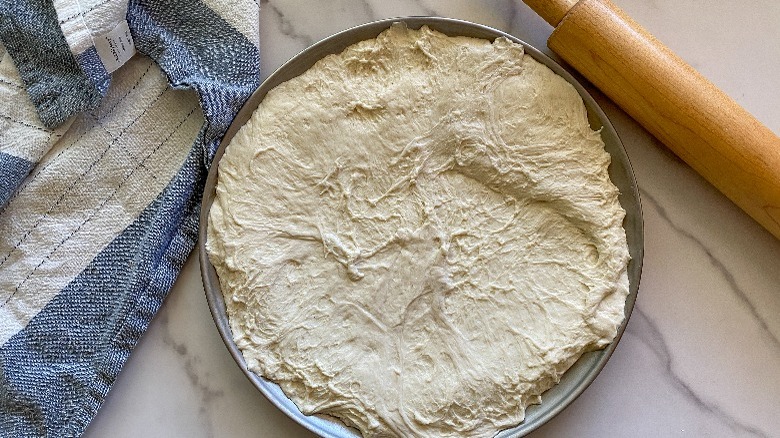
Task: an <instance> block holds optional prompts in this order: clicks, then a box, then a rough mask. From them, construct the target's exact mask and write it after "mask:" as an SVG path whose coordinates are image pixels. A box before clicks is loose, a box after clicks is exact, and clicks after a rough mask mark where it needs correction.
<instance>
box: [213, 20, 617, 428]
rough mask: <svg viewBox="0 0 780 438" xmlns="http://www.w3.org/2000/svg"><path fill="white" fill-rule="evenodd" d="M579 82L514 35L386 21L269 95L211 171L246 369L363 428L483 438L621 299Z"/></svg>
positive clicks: (225, 281)
mask: <svg viewBox="0 0 780 438" xmlns="http://www.w3.org/2000/svg"><path fill="white" fill-rule="evenodd" d="M609 162H610V157H609V155H608V154H607V153H606V152H605V151H604V144H603V142H602V140H601V138H600V135H599V133H598V132H594V131H593V130H591V128H590V127H589V125H588V122H587V119H586V110H585V107H584V105H583V103H582V100H581V98H580V96H579V95H578V94H577V92H576V90H575V89H574V88H573V87H572V86H571V85H570V84H569V83H567V82H566V81H565V80H564V79H562V78H560V77H559V76H557V75H555V74H554V73H553V72H552V71H550V70H549V69H548V68H547V67H545V66H543V65H542V64H540V63H538V62H536V61H535V60H533V59H532V58H531V57H530V56H527V55H524V53H523V48H522V46H520V45H517V44H514V43H512V42H510V41H508V40H506V39H503V38H499V39H497V40H496V41H495V42H492V43H491V42H489V41H485V40H479V39H471V38H465V37H455V38H453V37H447V36H445V35H443V34H441V33H438V32H435V31H432V30H430V29H428V28H426V27H423V28H422V29H420V30H411V29H407V28H406V27H404V26H403V25H394V26H392V27H391V28H390V29H388V30H387V31H385V32H383V33H382V34H381V35H379V37H378V38H376V39H373V40H367V41H363V42H360V43H358V44H355V45H354V46H351V47H349V48H347V49H346V50H345V51H344V52H343V53H341V54H339V55H331V56H328V57H326V58H324V59H322V60H320V61H319V62H317V64H316V65H314V66H313V67H312V68H311V69H309V70H308V71H307V72H305V73H304V74H302V75H301V76H299V77H297V78H295V79H292V80H290V81H288V82H286V83H284V84H281V85H279V86H278V87H276V88H275V89H273V90H271V91H270V92H269V93H268V94H267V96H266V97H265V99H264V101H263V102H262V103H261V104H260V106H259V107H258V109H257V110H256V111H255V113H254V115H253V116H252V118H251V120H250V121H249V122H247V123H246V125H245V126H244V127H243V128H241V130H240V131H239V132H238V133H237V135H236V136H235V137H234V139H233V140H232V142H231V144H230V145H229V146H228V148H227V150H226V151H225V154H224V156H223V157H222V159H221V161H220V164H219V181H218V184H217V188H216V198H215V201H214V204H213V206H212V207H211V212H210V221H209V228H208V245H207V247H208V253H209V257H210V260H211V262H212V263H213V264H214V266H215V268H216V271H217V273H218V275H219V278H220V284H221V289H222V291H223V293H224V296H225V302H226V306H227V313H228V316H229V320H230V327H231V330H232V332H233V337H234V340H235V342H236V344H237V345H238V347H239V348H240V349H241V351H242V353H243V355H244V358H245V359H246V362H247V364H248V366H249V368H250V369H251V370H252V371H254V372H256V373H257V374H260V375H262V376H264V377H266V378H268V379H270V380H273V381H275V382H277V383H278V384H279V385H280V386H281V388H282V390H283V391H284V393H285V394H286V395H287V396H288V397H289V398H290V399H291V400H292V401H293V402H295V404H296V405H297V406H298V407H299V408H300V410H301V411H302V412H304V413H306V414H312V413H315V412H316V413H325V414H329V415H333V416H336V417H338V418H341V419H342V420H343V421H344V422H345V423H347V424H348V425H352V426H354V427H357V428H358V429H360V431H361V432H362V433H363V434H364V435H365V436H395V435H398V436H415V437H418V436H419V437H423V436H436V437H450V436H453V437H454V436H468V437H476V436H485V437H490V436H493V435H495V434H496V433H497V432H498V431H500V430H501V429H505V428H508V427H512V426H514V425H517V424H518V423H520V422H521V421H522V420H523V417H524V412H525V408H526V407H527V406H528V405H529V404H533V403H539V402H540V397H539V395H540V394H541V393H542V392H543V391H545V390H546V389H548V388H550V387H551V386H553V385H554V384H555V383H556V382H557V381H558V380H559V378H560V377H561V375H562V374H563V372H564V371H565V370H566V369H567V368H569V367H570V366H571V365H572V364H573V363H574V362H575V361H576V360H577V359H578V358H579V357H580V355H581V354H582V353H583V352H586V351H589V350H594V349H598V348H601V347H604V346H606V345H607V344H609V343H610V342H611V341H612V340H613V338H614V337H615V335H616V332H617V329H618V327H619V325H620V324H621V322H622V320H623V318H624V314H623V311H624V305H625V299H626V296H627V295H628V277H627V274H626V267H627V263H628V260H629V254H628V248H627V244H626V236H625V232H624V230H623V228H622V227H621V224H622V221H623V217H624V215H625V212H624V211H623V210H622V208H621V207H620V205H619V203H618V190H617V188H616V187H615V186H614V185H613V184H612V183H611V182H610V180H609V177H608V175H607V166H608V164H609Z"/></svg>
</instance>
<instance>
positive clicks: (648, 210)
mask: <svg viewBox="0 0 780 438" xmlns="http://www.w3.org/2000/svg"><path fill="white" fill-rule="evenodd" d="M613 1H614V2H615V3H616V4H618V5H619V6H621V7H622V8H624V9H625V10H626V11H627V12H628V13H629V14H630V15H631V16H632V17H634V19H636V20H637V21H638V22H640V23H641V24H643V25H644V26H645V27H647V28H648V29H649V30H650V31H651V32H653V33H654V34H655V35H656V36H657V37H658V38H659V39H660V40H662V41H663V42H665V43H666V44H667V45H669V46H670V47H671V48H672V49H673V50H675V51H676V52H677V53H678V54H679V55H680V56H682V57H683V58H684V59H686V60H687V61H688V62H690V63H691V64H692V65H693V66H694V67H696V68H697V69H698V70H699V71H700V72H702V73H703V74H704V75H705V76H707V77H708V78H710V79H711V80H712V81H713V82H715V83H716V84H717V85H718V86H720V87H721V88H722V89H723V90H724V91H726V92H727V93H728V94H729V95H731V96H732V97H733V98H734V99H736V100H737V101H738V102H739V103H740V104H742V105H743V106H744V107H746V108H747V109H748V110H749V111H750V112H752V113H753V114H754V115H755V116H756V117H758V119H760V120H761V121H762V122H763V123H765V124H766V125H767V126H769V128H770V129H772V130H773V131H774V132H776V133H780V86H779V85H778V83H777V80H778V78H779V77H780V76H779V73H778V72H780V26H778V23H780V2H777V1H775V0H717V1H715V0H711V1H704V0H652V1H651V0H613ZM406 15H440V16H448V17H454V18H461V19H466V20H470V21H475V22H478V23H482V24H486V25H489V26H492V27H495V28H498V29H501V30H503V31H506V32H509V33H511V34H513V35H515V36H517V37H519V38H520V39H522V40H525V41H526V42H528V43H531V44H532V45H534V46H536V47H538V48H540V49H542V50H543V51H545V52H546V53H548V54H549V50H548V49H547V48H546V45H545V42H546V39H547V37H548V36H549V34H550V32H551V31H552V28H551V27H550V26H548V25H547V24H546V23H544V22H543V21H542V20H541V19H540V18H539V17H537V16H536V15H534V14H533V12H531V11H530V10H529V9H528V8H527V7H526V6H525V5H524V4H522V3H521V2H520V0H491V1H480V2H476V1H468V0H458V1H445V0H439V1H425V0H420V1H415V0H400V1H387V0H362V1H361V0H334V1H327V2H325V1H316V0H309V1H288V0H265V1H261V20H260V28H261V53H262V59H263V63H264V66H263V69H264V70H263V71H264V75H266V76H267V75H268V74H269V73H270V72H272V71H273V70H274V69H275V68H276V67H278V66H279V65H280V64H281V63H283V62H284V61H286V60H287V59H288V58H289V57H291V56H292V55H294V54H295V53H297V52H298V51H300V50H302V49H304V48H305V47H306V46H308V45H310V44H312V43H313V42H316V41H317V40H319V39H321V38H323V37H326V36H328V35H330V34H332V33H335V32H337V31H340V30H342V29H345V28H347V27H351V26H353V25H357V24H361V23H364V22H368V21H372V20H375V19H380V18H385V17H394V16H406ZM591 89H592V87H591ZM596 98H597V100H598V101H599V103H600V104H601V105H602V106H603V107H604V109H605V110H606V112H607V114H608V116H609V117H610V119H611V120H612V122H613V123H614V125H615V128H616V129H617V131H618V133H619V134H620V136H621V138H622V139H623V142H624V144H625V147H626V149H627V151H628V154H629V156H630V159H631V161H632V164H633V166H634V170H635V172H636V177H637V180H638V183H639V187H640V189H641V196H642V205H643V208H644V220H645V245H646V247H645V259H644V272H643V275H642V282H641V286H640V290H639V298H638V301H637V305H636V308H635V309H634V312H633V316H632V317H631V320H630V323H629V325H628V328H627V330H626V333H625V335H624V336H623V339H622V340H621V342H620V345H619V346H618V347H617V350H616V351H615V354H614V355H613V357H612V359H611V360H610V361H609V363H608V364H607V366H606V368H605V369H604V370H603V371H602V373H601V374H600V375H599V376H598V378H597V379H596V381H595V382H594V383H593V384H592V385H591V387H590V388H588V389H587V390H586V391H585V393H584V394H583V395H582V396H581V397H580V398H579V399H577V400H576V401H575V402H574V403H573V404H572V405H570V406H569V408H567V409H566V410H565V411H564V412H563V413H561V414H560V415H558V416H557V417H556V418H554V419H553V420H552V421H550V422H549V423H547V424H546V425H545V426H543V427H542V428H541V429H539V430H537V431H536V432H534V433H533V434H532V435H531V436H533V437H535V438H541V437H568V436H578V437H627V436H631V437H658V436H664V437H673V436H686V437H699V436H756V437H771V436H774V437H778V436H780V241H778V240H777V239H775V238H774V237H772V236H771V235H770V234H769V233H768V232H766V231H764V230H763V229H762V228H761V227H760V226H758V225H757V224H756V223H755V222H753V221H752V220H751V219H750V218H749V217H748V216H747V215H745V214H744V213H742V211H740V210H739V209H738V208H737V207H735V206H734V205H733V204H732V203H731V202H730V201H728V200H727V199H726V198H725V197H724V196H723V195H721V194H720V193H719V192H717V191H716V190H715V189H714V188H713V187H712V186H710V185H709V184H707V183H706V182H705V181H704V180H703V179H702V178H701V177H699V176H698V175H697V174H696V173H694V172H693V171H692V170H691V169H690V168H688V167H687V166H686V165H685V164H683V163H682V162H681V161H680V160H678V159H677V158H676V157H675V156H674V155H672V154H671V153H670V152H669V151H668V150H666V149H665V148H664V147H663V146H661V145H660V144H659V143H658V141H656V140H655V139H654V138H653V137H651V136H650V135H649V134H648V133H647V132H645V131H644V130H643V129H642V128H640V127H639V126H638V125H637V124H636V123H635V122H634V121H632V120H631V119H629V118H628V117H627V116H626V114H625V113H623V112H622V111H621V110H619V109H617V108H616V107H615V106H614V105H613V104H612V103H610V102H609V101H608V100H606V99H605V98H604V97H603V96H601V95H599V94H598V93H596ZM85 436H86V437H89V438H96V437H105V436H111V437H140V436H143V437H231V438H234V437H235V438H237V437H310V436H312V434H311V433H309V432H307V431H306V430H305V429H303V428H302V427H300V426H298V425H297V424H296V423H294V422H293V421H292V420H290V419H288V418H287V417H286V416H285V415H284V414H282V413H281V412H279V411H277V410H276V408H274V407H273V405H271V404H270V403H269V402H268V401H266V400H265V398H263V396H262V395H261V394H260V392H259V391H257V390H256V389H255V388H254V387H253V386H252V385H251V384H250V383H249V381H248V380H247V379H246V378H245V377H244V375H243V374H242V372H241V370H240V369H239V368H238V366H237V365H236V364H235V362H234V361H233V359H232V358H231V356H230V354H229V353H228V350H227V349H226V348H225V346H224V344H223V343H222V341H221V339H220V337H219V334H218V333H217V330H216V328H215V326H214V323H213V322H212V319H211V315H210V313H209V310H208V307H207V304H206V299H205V296H204V292H203V286H202V284H201V280H200V271H199V268H198V263H197V258H196V257H195V254H193V256H191V257H190V259H189V261H188V262H187V265H186V267H185V269H184V271H183V273H182V275H181V277H180V278H179V280H178V282H177V283H176V285H175V287H174V288H173V290H172V291H171V294H170V296H169V298H168V299H167V301H166V303H165V304H164V306H163V308H162V310H161V311H160V313H159V315H158V316H157V318H156V319H155V320H154V321H153V322H152V324H151V326H150V328H149V331H148V333H147V334H146V335H145V336H144V337H143V339H142V340H141V342H140V343H139V345H138V346H137V348H136V350H135V352H134V353H133V354H132V356H131V357H130V359H129V361H128V362H127V364H126V366H125V368H124V370H123V371H122V373H121V375H120V376H119V379H118V381H117V382H116V385H115V386H114V388H113V389H112V390H111V392H110V393H109V396H108V400H107V401H106V403H105V405H104V406H103V407H102V408H101V410H100V412H99V413H98V415H97V417H96V418H95V420H94V421H93V422H92V424H91V425H90V427H89V429H88V430H87V432H86V434H85Z"/></svg>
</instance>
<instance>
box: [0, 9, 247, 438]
mask: <svg viewBox="0 0 780 438" xmlns="http://www.w3.org/2000/svg"><path fill="white" fill-rule="evenodd" d="M258 9H259V5H258V3H257V2H256V1H255V0H238V1H236V0H207V1H206V2H199V1H192V0H130V1H129V2H128V1H127V0H92V1H84V0H54V1H52V0H14V1H13V2H10V1H8V2H3V3H2V4H0V41H1V42H2V45H0V345H1V347H0V436H14V437H16V436H21V437H26V436H57V437H59V436H78V435H80V434H81V433H82V432H83V431H84V429H85V428H86V426H87V424H88V423H89V421H90V420H91V419H92V417H93V416H94V415H95V413H96V411H97V409H98V407H99V406H100V405H101V403H102V402H103V400H104V398H105V396H106V394H107V392H108V390H109V388H110V387H111V385H112V383H113V382H114V380H115V378H116V376H117V374H118V373H119V370H120V369H121V367H122V365H123V363H124V362H125V360H126V359H127V357H128V355H129V354H130V351H131V350H132V348H133V346H134V345H135V344H136V342H137V341H138V339H139V338H140V336H141V335H142V334H143V332H144V330H145V329H146V328H147V326H148V324H149V322H150V320H151V318H152V317H153V316H154V314H155V313H156V311H157V310H158V308H159V307H160V305H161V303H162V300H163V299H164V298H165V295H166V294H167V292H168V291H169V289H170V287H171V286H172V284H173V281H174V279H175V278H176V275H177V274H178V272H179V270H180V269H181V267H182V265H183V263H184V261H185V259H186V257H187V255H188V254H189V253H190V252H191V250H192V248H193V247H194V244H195V241H196V234H197V225H198V224H197V222H198V210H199V203H200V197H201V194H202V190H203V185H204V182H205V176H206V173H207V170H208V166H209V164H210V163H211V160H212V158H213V155H214V152H215V150H216V147H217V145H218V143H219V140H220V138H221V136H222V135H223V134H224V132H225V130H226V129H227V127H228V126H229V124H230V122H231V121H232V119H233V117H234V116H235V114H236V112H237V111H238V110H239V108H240V107H241V105H242V104H243V103H244V102H245V101H246V99H247V98H248V97H249V95H250V94H251V93H252V91H253V90H254V89H255V88H256V87H257V86H258V85H259V79H260V77H259V53H258V36H259V35H258V28H257V27H258V13H259V11H258ZM136 51H137V52H139V53H137V54H136Z"/></svg>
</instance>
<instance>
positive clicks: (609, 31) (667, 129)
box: [523, 0, 780, 238]
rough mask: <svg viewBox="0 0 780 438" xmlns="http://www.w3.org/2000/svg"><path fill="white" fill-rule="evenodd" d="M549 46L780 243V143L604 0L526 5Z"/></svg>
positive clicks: (539, 0) (533, 0)
mask: <svg viewBox="0 0 780 438" xmlns="http://www.w3.org/2000/svg"><path fill="white" fill-rule="evenodd" d="M523 1H524V2H525V3H526V4H527V5H528V6H530V7H531V9H533V10H534V11H535V12H536V13H537V14H539V15H540V16H541V17H542V18H544V20H545V21H547V22H548V23H550V24H551V25H552V26H553V27H554V28H555V30H554V31H553V33H552V35H551V36H550V39H549V40H548V41H547V45H548V46H549V47H550V49H551V50H552V51H554V52H555V53H557V54H558V55H559V56H560V57H561V58H563V59H564V60H565V61H566V62H567V63H569V64H571V66H572V67H574V68H575V69H576V70H577V71H579V72H580V73H581V74H582V75H583V76H585V77H586V78H587V79H588V80H589V81H591V82H592V83H593V84H594V85H595V86H597V87H598V88H599V89H600V90H601V91H603V92H604V93H605V94H606V95H607V96H609V98H610V99H612V100H613V101H615V102H616V103H617V104H618V105H620V107H621V108H623V110H624V111H626V112H627V113H628V114H630V115H631V116H632V117H633V118H634V119H636V120H637V121H638V122H639V123H641V124H642V126H644V127H645V129H647V130H648V131H650V132H651V133H652V134H653V135H654V136H656V138H658V139H659V140H661V141H662V142H663V143H664V144H666V146H668V147H669V148H670V149H671V150H672V151H673V152H674V153H675V154H677V155H678V156H679V157H680V158H682V159H683V160H685V162H687V163H688V164H689V165H690V166H691V167H692V168H693V169H694V170H696V171H697V172H698V173H699V174H701V175H702V176H704V178H706V179H707V180H708V181H709V182H710V183H712V184H713V185H714V186H715V187H717V188H718V189H719V190H720V191H721V192H723V193H724V194H725V195H726V196H728V197H729V198H730V199H731V200H732V201H734V203H736V204H737V205H738V206H739V207H741V208H742V209H743V210H744V211H745V212H747V213H748V214H749V215H750V216H752V217H753V218H754V219H755V220H756V221H758V223H760V224H761V225H763V226H764V228H766V229H767V230H769V232H770V233H772V234H774V235H775V237H777V238H780V138H778V136H777V135H775V134H774V133H773V132H772V131H771V130H769V128H767V127H766V126H764V125H763V124H761V122H759V121H758V120H756V118H755V117H753V116H752V115H751V114H750V113H748V112H747V111H746V110H745V109H744V108H742V107H740V106H739V105H738V104H737V103H736V102H734V100H732V99H731V98H730V97H728V96H727V95H726V94H725V93H723V92H722V91H720V90H719V89H718V88H717V87H715V85H713V84H712V83H711V82H710V81H708V80H707V79H706V78H704V76H702V75H701V74H699V73H698V72H696V70H694V69H693V68H692V67H691V66H690V65H688V64H687V63H686V62H685V61H683V60H682V59H681V58H680V57H678V56H677V55H675V54H674V53H673V52H672V51H671V50H669V48H667V47H666V46H664V45H663V44H662V43H661V42H660V41H658V40H657V39H655V37H653V36H652V35H651V34H650V33H649V32H648V31H646V30H645V29H644V28H642V27H641V26H640V25H639V24H637V23H636V22H634V21H633V20H632V19H631V18H630V17H628V16H627V15H626V14H625V13H624V12H623V11H622V10H620V9H619V8H617V7H616V6H615V5H613V4H612V3H611V2H610V1H609V0H580V1H577V0H523Z"/></svg>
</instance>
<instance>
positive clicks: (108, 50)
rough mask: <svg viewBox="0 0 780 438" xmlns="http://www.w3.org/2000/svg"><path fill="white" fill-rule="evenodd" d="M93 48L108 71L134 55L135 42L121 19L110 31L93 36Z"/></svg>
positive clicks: (124, 21) (111, 70) (125, 22)
mask: <svg viewBox="0 0 780 438" xmlns="http://www.w3.org/2000/svg"><path fill="white" fill-rule="evenodd" d="M94 41H95V49H96V50H97V52H98V55H99V56H100V60H101V61H103V65H104V66H105V67H106V70H107V71H108V72H109V73H112V72H114V70H116V69H118V68H119V67H121V66H122V65H123V64H124V63H125V62H127V60H128V59H130V58H132V57H133V55H135V44H133V37H132V35H130V28H129V27H128V26H127V21H126V20H122V21H121V22H120V23H119V24H117V25H116V27H115V28H114V30H112V31H111V32H109V33H107V34H105V35H101V36H98V37H95V38H94Z"/></svg>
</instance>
